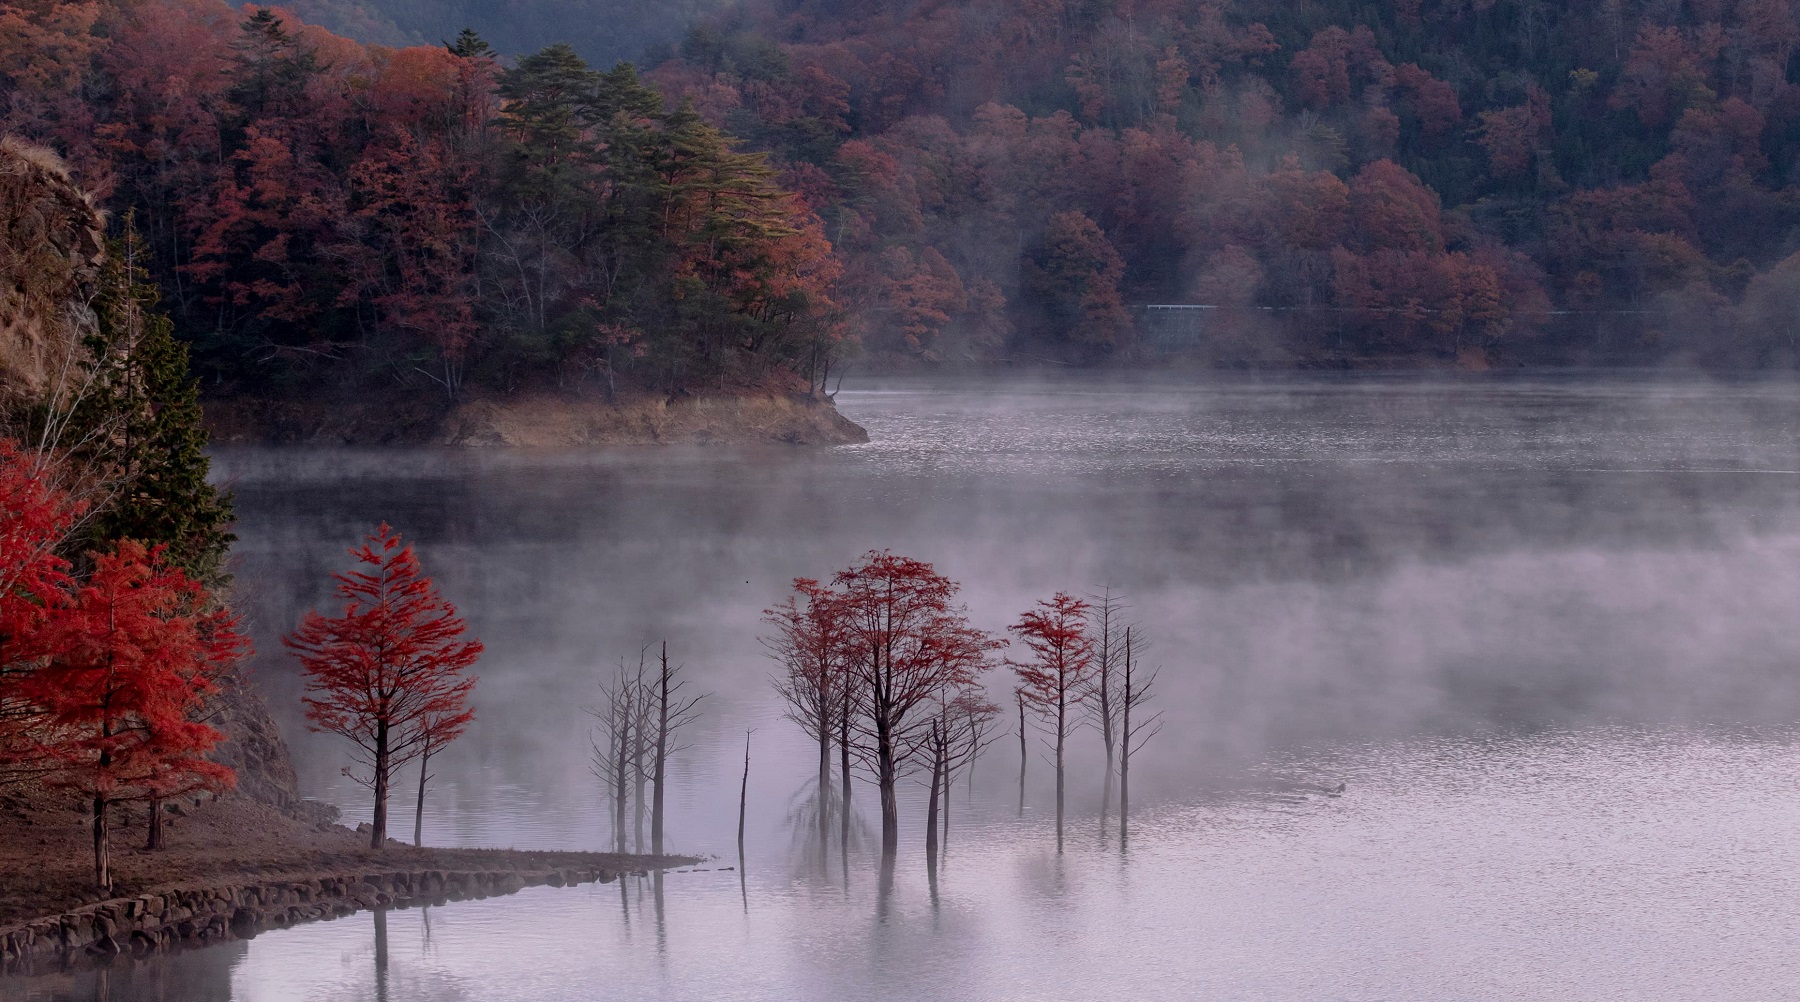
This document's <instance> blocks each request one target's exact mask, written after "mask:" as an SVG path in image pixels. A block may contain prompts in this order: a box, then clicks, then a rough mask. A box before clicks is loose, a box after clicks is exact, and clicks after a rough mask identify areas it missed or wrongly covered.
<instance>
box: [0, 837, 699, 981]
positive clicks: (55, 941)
mask: <svg viewBox="0 0 1800 1002" xmlns="http://www.w3.org/2000/svg"><path fill="white" fill-rule="evenodd" d="M675 862H688V861H686V860H681V861H675V860H671V861H670V863H675ZM646 872H648V871H647V870H646V869H642V868H639V869H616V870H615V869H612V868H609V867H601V866H591V865H589V866H579V867H560V868H552V869H539V870H485V871H484V870H471V871H463V870H448V871H446V870H415V871H408V870H397V871H381V872H357V873H347V874H346V873H339V874H333V875H327V876H310V877H305V878H293V879H286V880H282V879H273V880H270V879H265V880H261V881H257V882H253V883H237V884H214V885H209V886H201V887H186V888H180V889H174V890H168V891H165V892H162V893H157V894H141V895H138V896H136V897H130V898H115V899H113V900H110V901H102V902H99V903H98V904H92V905H87V906H85V907H82V908H78V909H75V910H74V911H69V912H65V913H63V914H61V915H55V916H50V917H47V918H41V919H37V920H35V921H32V922H26V923H22V924H19V925H15V926H12V927H10V928H4V929H0V973H3V974H29V973H34V972H39V971H46V970H60V969H65V968H68V967H72V966H79V965H80V964H82V963H83V962H92V961H94V960H97V959H98V960H104V959H106V958H109V957H113V956H117V955H119V954H128V955H140V956H141V955H144V954H149V953H154V952H157V951H159V950H166V949H170V948H173V947H180V946H199V945H210V944H213V943H219V942H224V941H226V940H232V939H248V938H250V937H252V936H254V935H256V934H257V933H259V932H262V931H264V930H267V929H276V928H284V927H286V926H290V925H294V924H296V923H300V922H311V921H316V920H319V919H331V918H339V917H342V916H345V915H350V914H353V913H355V912H358V911H363V910H365V909H371V908H406V907H411V906H417V905H435V904H443V903H445V902H449V901H459V900H467V899H471V898H486V897H492V896H495V895H500V894H511V893H513V892H514V891H517V890H519V889H521V888H524V887H532V886H538V885H548V886H551V887H562V886H565V885H568V884H582V883H592V882H595V881H599V882H603V883H604V882H610V881H613V880H616V879H618V878H619V877H620V876H626V875H634V874H643V873H646Z"/></svg>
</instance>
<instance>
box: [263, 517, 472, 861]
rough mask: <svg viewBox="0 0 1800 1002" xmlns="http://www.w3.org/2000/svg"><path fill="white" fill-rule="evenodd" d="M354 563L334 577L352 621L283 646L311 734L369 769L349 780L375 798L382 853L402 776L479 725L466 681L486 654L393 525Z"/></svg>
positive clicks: (297, 633) (330, 623)
mask: <svg viewBox="0 0 1800 1002" xmlns="http://www.w3.org/2000/svg"><path fill="white" fill-rule="evenodd" d="M350 553H351V555H352V556H354V557H355V558H356V561H357V563H358V565H359V567H360V568H361V569H358V570H353V571H350V572H348V573H343V574H337V575H334V577H335V578H336V580H337V582H338V587H337V595H338V597H339V598H340V599H342V600H343V601H344V609H343V612H342V613H341V614H339V615H337V616H331V617H327V616H322V615H320V614H319V613H318V611H317V610H314V611H311V612H308V613H307V614H306V617H305V618H304V619H303V620H302V621H301V623H300V626H299V628H297V629H296V630H294V632H292V633H290V634H289V635H288V636H286V637H284V638H283V639H282V643H283V644H285V645H286V646H287V647H288V648H289V649H291V650H293V651H294V653H295V655H296V656H297V657H298V658H299V659H300V664H301V666H302V668H303V669H304V670H305V673H306V690H307V692H308V693H309V694H310V695H308V696H307V697H306V718H307V720H308V721H309V722H310V726H311V728H312V729H313V730H315V731H324V732H329V733H332V734H338V735H341V736H343V737H345V738H348V739H349V740H350V741H351V742H352V743H353V744H354V745H355V747H356V755H357V758H358V761H359V762H360V763H361V764H362V765H364V766H366V767H367V768H368V769H369V774H368V775H367V776H366V777H365V776H360V775H357V774H356V773H354V772H353V771H352V770H350V769H345V770H344V773H345V775H348V776H351V777H352V778H353V779H356V780H357V781H358V782H360V783H363V784H364V785H366V786H368V787H370V788H371V789H372V790H373V792H374V794H375V812H374V823H373V825H372V829H373V830H372V831H371V832H370V836H369V845H370V847H371V848H374V849H380V848H381V847H382V846H383V844H384V843H385V842H386V840H387V821H388V803H387V802H388V791H389V789H390V786H391V782H390V781H391V779H392V776H393V773H394V771H395V770H396V769H398V768H399V767H400V766H401V765H403V764H405V763H406V762H408V761H410V760H412V759H413V758H415V757H418V756H421V755H424V754H425V753H426V751H427V749H431V750H435V749H436V748H438V747H441V746H442V745H443V743H444V742H446V741H448V740H450V739H451V738H454V737H455V736H456V735H457V734H459V733H461V731H462V729H463V728H464V727H465V726H467V725H468V723H469V721H471V720H473V719H474V712H473V711H471V710H470V709H468V699H469V693H470V692H471V691H472V690H473V689H474V688H475V677H474V676H473V675H467V674H465V673H466V672H467V671H468V669H470V668H471V667H473V666H474V664H475V662H476V660H477V659H479V658H480V656H481V651H482V645H481V642H480V641H479V640H474V639H470V640H464V639H462V636H463V634H464V633H465V632H466V631H467V624H465V623H464V622H463V620H462V619H461V618H460V617H458V616H457V614H456V607H455V606H453V605H451V604H450V602H449V601H447V600H446V599H445V598H444V597H443V595H442V594H440V593H439V591H438V589H437V585H436V584H435V583H433V582H432V580H431V578H429V577H426V576H425V573H424V571H423V570H422V569H421V568H420V566H419V559H418V557H417V556H416V555H414V553H413V549H412V547H410V546H405V545H402V543H401V540H400V536H399V535H398V534H397V533H395V532H394V531H393V530H392V529H390V528H389V527H388V525H387V523H385V522H384V523H382V524H381V526H380V527H379V528H378V529H376V531H375V533H374V534H373V535H371V536H369V537H368V538H367V539H365V540H364V542H363V545H362V546H360V547H358V548H356V549H354V550H351V551H350Z"/></svg>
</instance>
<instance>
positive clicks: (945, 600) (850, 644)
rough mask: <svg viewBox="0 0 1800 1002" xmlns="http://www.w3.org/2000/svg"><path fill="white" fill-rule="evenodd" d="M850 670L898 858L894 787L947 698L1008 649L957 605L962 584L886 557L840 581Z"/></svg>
mask: <svg viewBox="0 0 1800 1002" xmlns="http://www.w3.org/2000/svg"><path fill="white" fill-rule="evenodd" d="M832 583H833V585H835V586H836V588H837V590H838V592H839V595H840V596H841V598H840V599H839V601H841V602H842V603H843V605H842V615H843V624H844V630H845V654H844V656H845V668H846V670H847V672H848V674H849V677H850V679H851V684H852V685H853V686H855V688H856V689H857V690H858V692H857V702H858V710H859V718H860V719H859V720H858V724H857V726H858V730H859V733H860V734H861V737H862V741H861V749H860V750H861V752H862V755H863V758H864V761H865V764H866V765H868V766H869V768H870V771H871V772H873V773H874V774H875V785H876V787H877V788H878V789H879V790H880V792H881V850H882V857H883V858H884V859H890V860H891V859H892V858H893V856H894V854H895V852H896V851H897V849H898V846H899V841H900V808H899V801H898V799H897V796H896V790H895V787H896V784H897V783H898V781H899V777H900V773H901V772H902V771H903V770H904V769H905V768H906V767H907V766H908V765H909V764H910V760H911V759H912V757H913V756H914V755H915V754H916V753H917V752H919V751H923V750H925V748H926V746H927V745H928V743H929V739H930V735H929V728H930V725H931V722H932V721H933V720H934V719H936V713H935V711H936V709H937V703H938V700H939V698H940V697H941V695H942V694H943V693H945V692H946V691H954V690H958V689H961V688H964V687H969V686H973V685H975V684H976V682H977V680H978V679H979V678H980V675H981V673H982V672H983V671H986V670H987V669H988V667H990V661H989V652H990V651H993V650H995V649H997V648H999V647H1002V646H1004V644H1005V642H1004V641H1001V640H997V639H995V638H992V637H990V636H988V635H987V634H986V633H985V632H983V631H981V630H979V629H977V628H975V627H974V626H972V625H970V623H969V620H968V614H967V611H966V610H965V609H964V608H963V607H962V606H959V605H955V604H953V603H954V599H955V597H956V593H957V591H958V585H957V584H956V582H954V581H951V580H950V579H949V578H947V577H945V576H943V575H942V574H939V573H938V572H937V571H936V570H935V569H934V568H933V567H932V566H931V565H930V564H928V563H926V562H924V561H922V560H914V559H911V558H909V557H900V556H895V555H894V554H892V553H890V552H888V551H886V550H882V551H879V552H873V551H872V552H870V553H869V554H868V555H867V556H865V557H864V558H863V560H862V562H861V563H859V564H857V565H855V566H853V567H850V568H848V569H847V570H843V571H840V572H838V574H837V576H836V577H835V578H833V580H832Z"/></svg>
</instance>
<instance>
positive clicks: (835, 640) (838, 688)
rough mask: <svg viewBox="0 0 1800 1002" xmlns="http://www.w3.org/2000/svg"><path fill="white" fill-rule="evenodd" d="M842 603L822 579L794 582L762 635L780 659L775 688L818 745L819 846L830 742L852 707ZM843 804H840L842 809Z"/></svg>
mask: <svg viewBox="0 0 1800 1002" xmlns="http://www.w3.org/2000/svg"><path fill="white" fill-rule="evenodd" d="M843 611H844V606H843V603H842V602H840V601H838V596H837V595H836V594H835V593H834V592H833V591H832V590H831V589H830V588H827V587H824V586H821V585H820V584H819V582H817V581H813V580H810V579H807V578H796V579H795V580H794V594H793V595H790V596H788V599H787V601H786V602H783V603H782V604H780V605H778V606H776V607H775V608H773V609H765V610H764V611H763V622H765V623H767V624H768V625H769V626H770V627H772V628H773V630H774V633H773V635H771V636H768V637H764V638H763V645H764V646H765V647H767V648H768V651H769V655H770V657H773V658H774V659H775V660H776V661H778V662H780V664H781V667H782V674H780V675H778V676H776V677H775V691H776V692H778V693H780V694H781V698H782V699H784V700H785V701H786V702H787V704H788V710H787V717H788V719H789V720H792V721H793V722H795V723H796V724H799V725H800V729H801V730H802V731H804V732H806V735H807V736H808V737H810V738H812V739H814V740H815V741H817V742H818V745H819V817H818V828H819V844H820V847H821V849H822V848H823V846H824V844H825V839H826V836H827V835H828V833H829V832H830V824H831V813H832V812H831V811H830V810H828V809H827V806H828V804H829V802H830V798H831V741H832V738H833V737H834V736H835V735H836V734H837V733H838V724H839V722H840V720H841V719H842V718H843V717H845V716H847V715H848V713H849V710H850V705H849V701H848V699H846V698H845V697H846V696H847V695H848V689H849V685H848V683H849V681H850V680H849V677H848V676H847V674H846V673H845V671H844V661H845V658H844V655H845V653H846V652H845V643H844V642H845V639H846V631H845V622H844V615H843ZM843 807H844V805H840V809H843Z"/></svg>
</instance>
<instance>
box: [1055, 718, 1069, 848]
mask: <svg viewBox="0 0 1800 1002" xmlns="http://www.w3.org/2000/svg"><path fill="white" fill-rule="evenodd" d="M1068 718H1069V704H1068V698H1067V696H1065V695H1064V694H1062V693H1058V694H1057V698H1056V851H1057V852H1061V851H1062V847H1063V744H1064V742H1065V741H1066V740H1067V738H1068V732H1069V727H1068Z"/></svg>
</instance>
